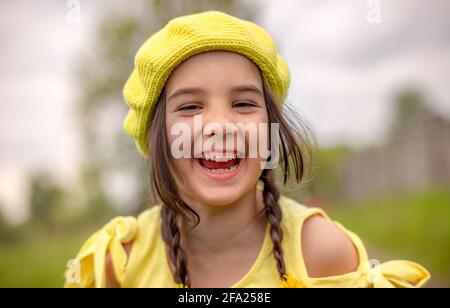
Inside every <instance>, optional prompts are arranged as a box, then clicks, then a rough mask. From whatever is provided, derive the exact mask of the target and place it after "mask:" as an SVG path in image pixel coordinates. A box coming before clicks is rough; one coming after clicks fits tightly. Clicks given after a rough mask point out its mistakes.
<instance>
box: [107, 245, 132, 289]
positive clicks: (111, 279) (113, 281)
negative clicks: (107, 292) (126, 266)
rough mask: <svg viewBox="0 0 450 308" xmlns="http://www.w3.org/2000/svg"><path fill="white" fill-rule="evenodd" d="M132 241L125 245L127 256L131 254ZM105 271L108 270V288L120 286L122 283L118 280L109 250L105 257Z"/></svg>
mask: <svg viewBox="0 0 450 308" xmlns="http://www.w3.org/2000/svg"><path fill="white" fill-rule="evenodd" d="M132 245H133V244H132V243H131V242H130V243H127V244H124V245H123V248H124V249H125V251H126V253H127V256H130V252H131V248H132ZM105 267H106V268H105V272H106V287H107V288H120V283H119V281H117V278H116V275H115V274H114V265H113V262H112V258H111V254H110V252H109V251H108V252H107V253H106V257H105Z"/></svg>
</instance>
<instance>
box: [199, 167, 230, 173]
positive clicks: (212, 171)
mask: <svg viewBox="0 0 450 308" xmlns="http://www.w3.org/2000/svg"><path fill="white" fill-rule="evenodd" d="M204 168H205V169H206V170H208V171H209V172H211V173H229V172H232V171H234V170H236V168H237V165H234V166H231V167H230V168H228V169H209V168H206V167H204Z"/></svg>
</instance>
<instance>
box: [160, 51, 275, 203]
mask: <svg viewBox="0 0 450 308" xmlns="http://www.w3.org/2000/svg"><path fill="white" fill-rule="evenodd" d="M165 97H166V135H167V140H168V141H169V147H170V148H171V147H172V143H173V141H175V140H177V139H180V136H179V135H172V133H171V130H172V127H173V126H174V125H176V124H177V123H178V125H179V123H183V124H184V125H186V124H187V126H188V127H189V128H190V132H191V139H190V142H191V144H190V145H191V148H190V151H191V152H190V153H191V158H174V157H173V156H172V157H171V162H172V166H173V167H174V171H175V173H176V174H175V178H176V179H177V181H178V183H179V187H180V189H181V191H180V194H181V196H185V197H188V198H190V199H192V200H195V201H196V202H200V203H202V204H207V205H210V206H225V205H230V204H233V203H235V202H237V201H238V200H240V199H241V198H243V197H244V196H245V195H246V194H248V193H250V192H251V191H252V189H254V188H255V185H256V183H257V181H258V179H259V177H260V175H261V172H262V170H261V168H260V167H261V162H262V161H261V159H260V158H248V146H249V135H248V134H245V133H242V130H238V131H234V132H231V131H230V130H229V129H228V130H227V129H226V124H227V123H234V124H237V123H241V124H242V125H247V124H250V123H253V124H256V126H258V123H267V122H268V116H267V109H266V103H265V100H264V94H263V87H262V79H261V75H260V71H259V69H258V67H257V66H256V65H255V64H254V63H253V62H252V61H250V60H249V59H247V58H246V57H244V56H242V55H239V54H237V53H233V52H226V51H211V52H206V53H202V54H199V55H195V56H193V57H191V58H189V59H188V60H186V61H184V62H183V63H182V64H181V65H180V66H178V67H177V68H176V69H175V70H174V71H173V72H172V74H171V76H170V77H169V79H168V81H167V83H166V86H165ZM200 115H201V120H202V121H201V126H203V127H200V128H201V129H198V124H196V127H197V128H196V130H194V116H200ZM198 119H199V117H197V120H198ZM197 123H198V122H197ZM211 123H215V124H214V125H215V127H216V128H215V129H217V128H220V129H221V132H222V134H221V136H222V137H223V138H221V139H223V147H222V148H220V146H219V145H217V144H214V145H213V146H212V147H211V150H212V151H211V152H209V150H205V149H204V148H210V147H209V146H207V145H208V144H211V143H209V142H211V140H215V139H214V138H215V137H216V136H217V131H214V130H212V131H204V130H203V128H204V127H205V126H206V125H208V124H209V125H211ZM256 131H259V130H258V129H257V130H256ZM227 134H228V135H227ZM233 134H234V135H233ZM238 136H240V137H242V139H241V140H243V141H245V148H246V149H247V153H238V152H237V150H238V148H237V145H236V142H234V145H233V146H227V143H226V142H225V141H226V138H227V139H228V138H230V137H233V138H234V139H235V140H236V138H237V137H238ZM251 138H254V135H253V137H251ZM208 140H209V141H208ZM195 142H197V143H199V144H201V145H203V147H200V148H201V149H200V153H199V152H198V151H197V150H198V149H199V147H196V150H195V149H194V144H195ZM194 150H195V153H194ZM194 154H195V155H196V156H195V157H197V154H200V155H202V157H203V158H202V159H196V158H194ZM243 154H245V155H246V156H245V157H242V156H241V155H243ZM172 155H173V153H172ZM234 155H237V156H238V158H236V159H235V158H234V157H235V156H234ZM239 157H242V158H239ZM252 157H255V156H252Z"/></svg>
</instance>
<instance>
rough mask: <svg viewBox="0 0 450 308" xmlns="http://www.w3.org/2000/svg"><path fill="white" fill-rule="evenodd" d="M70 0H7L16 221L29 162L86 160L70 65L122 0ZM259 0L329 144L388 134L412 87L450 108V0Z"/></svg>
mask: <svg viewBox="0 0 450 308" xmlns="http://www.w3.org/2000/svg"><path fill="white" fill-rule="evenodd" d="M68 2H69V1H65V0H59V1H57V0H47V1H40V2H39V3H38V2H37V1H33V2H32V1H26V0H20V1H2V2H1V4H0V24H1V27H0V45H1V49H0V52H1V57H0V67H1V70H0V203H1V201H2V200H3V203H5V204H8V207H7V209H5V212H6V215H7V216H8V217H9V218H12V219H13V220H14V219H15V220H20V219H21V217H24V216H25V215H26V213H25V211H24V210H23V208H22V207H21V206H20V204H23V203H24V202H25V199H26V197H27V196H26V194H25V192H26V185H27V183H26V181H25V180H24V176H25V174H26V172H27V171H28V170H32V169H34V168H50V169H52V170H54V171H55V173H56V174H58V175H60V176H61V179H62V180H64V179H66V178H70V175H71V174H72V173H73V172H74V170H76V165H77V149H78V144H79V139H78V136H77V133H76V129H75V127H74V125H73V123H72V122H71V121H72V117H71V112H72V109H73V104H74V100H75V97H76V93H77V89H76V84H75V83H74V82H73V81H72V79H71V77H72V74H71V72H72V70H73V67H74V65H75V64H76V61H77V59H78V56H79V55H80V53H83V52H88V51H90V49H89V48H90V46H91V37H90V33H91V31H90V29H92V27H93V26H94V24H95V19H96V17H97V16H98V14H101V13H102V10H103V9H104V6H105V5H109V3H111V2H106V1H97V2H94V1H83V0H81V1H79V3H80V5H81V7H80V8H81V11H80V12H81V15H80V22H79V23H77V24H73V23H70V22H68V20H67V14H68V12H69V9H68V8H67V7H66V5H67V3H68ZM252 2H255V3H258V5H261V6H262V8H263V9H262V11H261V13H262V14H261V16H259V17H258V20H257V22H258V23H259V24H260V25H262V26H263V27H264V28H266V29H267V31H268V32H269V33H270V34H271V35H272V36H273V37H274V39H275V40H276V42H277V43H278V45H279V49H280V53H281V54H282V55H283V56H284V58H285V59H286V61H287V62H288V64H289V66H290V68H291V73H292V83H291V88H290V94H289V97H288V101H289V102H290V103H292V104H294V105H295V106H296V107H297V108H298V109H299V110H300V111H301V112H302V113H303V114H304V115H305V116H306V117H307V118H308V119H309V122H310V124H311V126H312V128H313V130H314V131H315V133H316V135H317V139H318V141H319V144H321V145H324V146H332V145H335V144H340V143H348V144H351V145H353V146H356V147H362V146H365V145H368V144H371V143H374V142H379V141H380V140H382V139H383V136H384V135H385V133H386V129H387V128H388V126H389V119H390V116H391V114H390V112H391V110H392V108H391V107H392V97H393V96H394V95H395V93H396V92H397V91H399V90H401V89H403V88H406V87H409V86H412V87H417V88H419V89H421V90H423V92H424V94H425V95H426V96H427V97H428V98H429V99H430V102H431V103H432V104H433V107H434V108H435V109H436V110H437V111H438V112H440V113H443V114H450V86H449V85H450V83H449V76H450V56H449V55H450V18H449V17H450V16H449V15H450V2H449V1H447V0H433V1H425V0H396V1H386V0H384V1H383V0H381V1H379V3H380V4H381V7H380V11H379V12H380V13H381V15H380V17H381V20H380V23H370V22H368V19H367V15H368V13H369V10H370V8H368V7H367V4H370V2H374V3H375V4H376V2H377V1H366V0H323V1H313V0H302V1H300V0H282V1H275V0H272V1H259V0H252ZM120 124H121V123H118V125H120Z"/></svg>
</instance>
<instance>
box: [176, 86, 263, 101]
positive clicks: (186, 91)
mask: <svg viewBox="0 0 450 308" xmlns="http://www.w3.org/2000/svg"><path fill="white" fill-rule="evenodd" d="M231 92H232V93H242V92H252V93H255V94H258V95H260V96H261V97H264V94H263V91H262V90H260V89H259V88H258V87H257V86H254V85H252V84H248V85H240V86H235V87H233V88H232V89H231ZM187 94H205V90H203V89H202V88H196V87H193V88H181V89H178V90H176V91H174V92H173V93H172V94H171V95H169V97H168V100H170V99H174V98H175V97H178V96H182V95H187Z"/></svg>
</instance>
